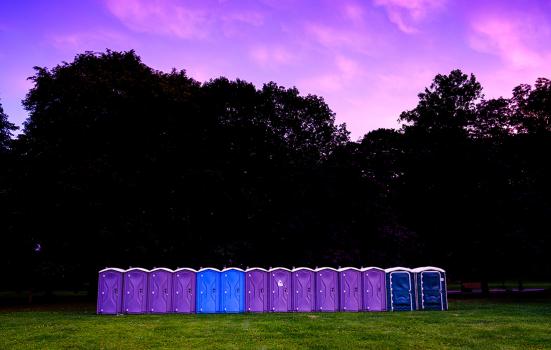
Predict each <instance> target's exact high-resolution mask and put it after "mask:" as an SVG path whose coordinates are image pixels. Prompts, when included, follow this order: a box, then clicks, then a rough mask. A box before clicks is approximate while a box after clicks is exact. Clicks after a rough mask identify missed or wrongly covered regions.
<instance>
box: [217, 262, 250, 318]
mask: <svg viewBox="0 0 551 350" xmlns="http://www.w3.org/2000/svg"><path fill="white" fill-rule="evenodd" d="M220 284H221V288H220V312H222V313H238V312H245V271H243V270H241V269H239V268H236V267H230V268H227V269H224V270H222V272H221V273H220Z"/></svg>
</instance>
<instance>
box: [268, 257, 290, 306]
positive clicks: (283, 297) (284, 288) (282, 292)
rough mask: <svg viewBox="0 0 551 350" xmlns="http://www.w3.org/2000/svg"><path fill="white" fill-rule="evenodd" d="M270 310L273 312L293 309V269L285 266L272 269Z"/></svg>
mask: <svg viewBox="0 0 551 350" xmlns="http://www.w3.org/2000/svg"><path fill="white" fill-rule="evenodd" d="M268 273H269V281H270V292H271V295H270V304H269V305H270V306H269V307H270V311H271V312H290V311H293V305H292V303H293V302H292V296H291V290H292V281H291V270H289V269H286V268H284V267H276V268H273V269H270V270H269V271H268Z"/></svg>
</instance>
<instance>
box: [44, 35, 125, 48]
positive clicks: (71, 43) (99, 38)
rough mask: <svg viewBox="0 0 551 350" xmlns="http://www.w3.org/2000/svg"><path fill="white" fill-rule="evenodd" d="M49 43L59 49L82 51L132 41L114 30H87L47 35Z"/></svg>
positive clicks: (110, 46)
mask: <svg viewBox="0 0 551 350" xmlns="http://www.w3.org/2000/svg"><path fill="white" fill-rule="evenodd" d="M48 41H49V43H50V44H51V45H52V46H53V47H55V48H56V49H59V50H71V51H75V52H79V51H80V52H82V51H88V50H104V49H105V48H107V47H109V48H114V47H113V46H119V45H124V44H130V42H132V40H131V39H129V38H128V37H127V36H125V35H123V34H121V33H118V32H114V31H105V30H98V31H89V32H77V33H69V34H56V35H51V36H49V37H48Z"/></svg>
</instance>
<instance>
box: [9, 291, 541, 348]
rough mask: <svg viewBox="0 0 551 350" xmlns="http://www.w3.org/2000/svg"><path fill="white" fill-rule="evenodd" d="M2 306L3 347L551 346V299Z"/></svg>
mask: <svg viewBox="0 0 551 350" xmlns="http://www.w3.org/2000/svg"><path fill="white" fill-rule="evenodd" d="M94 311H95V310H94V309H93V306H88V305H85V306H70V307H62V306H53V307H50V308H45V309H42V310H40V311H36V310H35V311H33V310H25V309H5V310H2V311H0V349H79V348H86V349H150V348H162V349H172V348H174V349H219V348H229V349H243V348H244V349H298V348H301V349H302V348H309V349H335V348H346V349H352V348H373V349H382V348H388V349H398V348H400V349H463V348H465V349H474V348H476V349H515V348H522V349H544V348H550V349H551V302H550V301H549V300H541V301H522V302H520V303H514V302H510V301H509V302H506V301H493V302H490V301H484V300H475V301H471V300H469V301H455V302H450V310H449V311H447V312H402V313H346V314H345V313H335V314H319V313H314V314H244V315H135V316H97V315H95V314H94Z"/></svg>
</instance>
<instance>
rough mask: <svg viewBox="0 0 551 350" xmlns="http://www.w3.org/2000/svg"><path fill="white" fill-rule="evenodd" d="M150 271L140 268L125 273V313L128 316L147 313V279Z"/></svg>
mask: <svg viewBox="0 0 551 350" xmlns="http://www.w3.org/2000/svg"><path fill="white" fill-rule="evenodd" d="M148 275H149V271H148V270H146V269H142V268H139V267H136V268H130V269H128V270H126V271H125V272H124V286H123V289H124V294H123V305H124V306H123V309H124V310H123V311H124V312H125V313H127V314H144V313H147V278H148Z"/></svg>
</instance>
